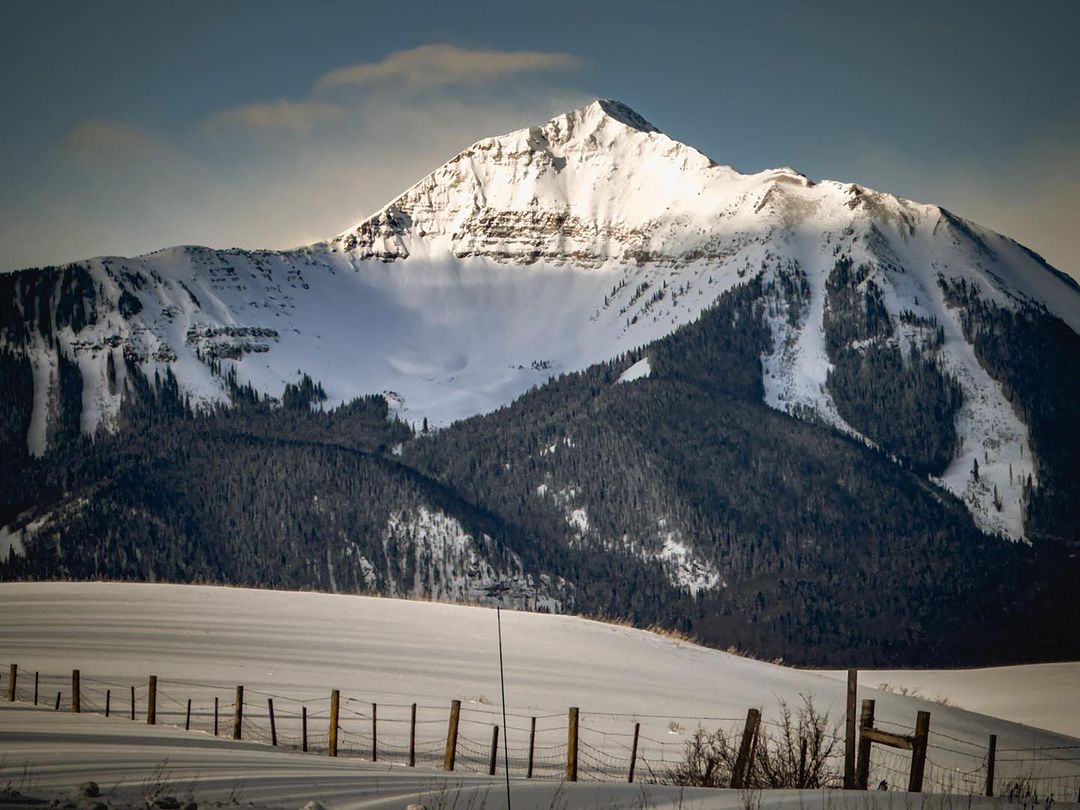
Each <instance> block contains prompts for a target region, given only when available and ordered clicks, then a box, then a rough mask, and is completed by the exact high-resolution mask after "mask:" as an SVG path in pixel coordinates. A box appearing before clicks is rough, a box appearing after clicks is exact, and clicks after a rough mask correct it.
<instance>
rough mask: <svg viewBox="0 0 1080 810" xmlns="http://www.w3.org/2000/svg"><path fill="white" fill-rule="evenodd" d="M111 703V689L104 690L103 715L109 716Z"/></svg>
mask: <svg viewBox="0 0 1080 810" xmlns="http://www.w3.org/2000/svg"><path fill="white" fill-rule="evenodd" d="M110 704H112V689H106V690H105V716H106V717H108V716H109V707H110Z"/></svg>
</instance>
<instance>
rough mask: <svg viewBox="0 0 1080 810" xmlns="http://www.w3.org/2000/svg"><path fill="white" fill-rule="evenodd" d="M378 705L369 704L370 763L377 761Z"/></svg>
mask: <svg viewBox="0 0 1080 810" xmlns="http://www.w3.org/2000/svg"><path fill="white" fill-rule="evenodd" d="M378 718H379V705H378V704H377V703H372V704H371V761H372V762H378V761H379V745H378V742H379V721H378Z"/></svg>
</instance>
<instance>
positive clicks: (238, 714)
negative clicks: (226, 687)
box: [232, 686, 244, 740]
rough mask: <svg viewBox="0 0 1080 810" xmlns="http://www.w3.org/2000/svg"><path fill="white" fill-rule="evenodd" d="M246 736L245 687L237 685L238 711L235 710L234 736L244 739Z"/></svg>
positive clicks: (236, 738) (235, 738) (234, 737)
mask: <svg viewBox="0 0 1080 810" xmlns="http://www.w3.org/2000/svg"><path fill="white" fill-rule="evenodd" d="M243 736H244V687H243V686H237V687H236V711H235V712H233V721H232V738H233V739H234V740H239V739H242V738H243Z"/></svg>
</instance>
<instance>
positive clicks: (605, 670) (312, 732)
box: [0, 583, 1080, 808]
mask: <svg viewBox="0 0 1080 810" xmlns="http://www.w3.org/2000/svg"><path fill="white" fill-rule="evenodd" d="M502 619H503V632H504V652H505V658H506V675H507V701H506V702H507V712H508V715H509V717H508V720H509V722H508V726H509V735H510V736H509V745H510V756H511V772H512V774H513V775H514V776H515V777H519V776H524V759H523V757H524V752H525V751H526V750H527V745H528V735H529V728H530V723H531V718H533V717H535V718H537V743H536V752H537V753H536V775H537V776H540V777H556V775H557V774H558V773H559V772H560V771H561V768H562V763H563V759H562V757H563V756H564V746H565V743H566V716H567V709H568V708H569V707H570V706H578V707H580V710H581V752H580V764H581V777H582V779H583V780H585V781H583V782H582V783H579V784H578V785H574V786H568V787H567V788H566V789H564V790H563V791H562V792H561V793H560V794H559V796H558V797H554V793H555V791H557V790H559V786H558V784H557V781H556V778H557V777H556V778H548V779H545V780H542V781H541V780H534V781H532V782H526V781H525V780H523V779H521V780H518V779H515V781H514V785H515V787H514V790H515V796H517V795H520V796H521V799H520V801H518V800H515V806H521V807H530V806H533V807H548V806H551V805H552V804H553V803H555V804H557V805H558V806H565V807H596V806H600V807H608V806H642V803H643V802H644V803H645V806H653V807H664V806H672V807H674V806H679V804H680V803H681V805H682V806H684V807H694V806H697V807H725V806H731V807H736V806H740V804H739V801H740V797H739V794H738V792H718V791H708V792H707V793H700V792H695V791H679V790H678V789H675V788H665V787H662V786H651V787H648V788H644V790H645V791H646V793H647V795H645V794H642V792H641V791H642V790H643V788H641V787H639V786H638V785H637V784H635V785H628V784H626V783H625V779H626V774H625V770H624V768H625V765H626V764H627V763H628V747H629V743H630V739H631V736H632V731H633V727H634V724H635V723H640V724H641V741H640V751H639V758H638V765H637V769H638V770H637V774H638V780H639V781H640V780H645V779H648V778H650V777H652V778H657V777H659V778H662V777H663V776H664V775H665V774H666V769H667V768H668V767H670V765H671V764H673V763H674V762H676V761H677V760H678V759H679V757H680V756H681V754H682V751H683V746H684V743H685V740H686V739H687V737H688V736H689V735H691V734H692V733H693V731H694V729H696V728H697V726H698V725H699V724H700V725H702V726H703V727H705V728H708V729H711V730H715V729H723V730H724V731H725V733H727V734H735V733H737V731H738V729H739V728H740V726H741V723H742V721H743V719H744V718H745V716H746V710H747V709H748V708H750V707H759V708H761V709H762V711H763V714H764V717H765V721H766V727H765V728H766V731H768V730H769V729H770V728H771V726H769V725H768V724H769V723H770V722H771V721H773V720H775V717H776V710H777V701H778V699H781V698H783V699H786V700H788V701H789V702H792V703H795V702H798V701H799V699H800V695H807V696H811V697H813V698H814V700H815V702H816V703H817V705H818V707H819V708H820V709H823V710H827V711H829V713H830V719H831V721H833V722H837V721H840V720H841V719H842V714H843V699H844V684H843V681H842V680H840V679H838V678H836V677H834V676H833V675H831V674H829V673H814V672H806V671H799V670H793V669H789V668H784V667H779V666H774V665H771V664H767V663H763V662H758V661H753V660H749V659H745V658H739V657H735V656H731V655H728V654H726V653H723V652H719V651H716V650H710V649H705V648H701V647H697V646H694V645H691V644H687V643H684V642H680V641H675V640H672V639H669V638H665V637H662V636H658V635H655V634H651V633H647V632H643V631H638V630H633V629H630V628H626V627H620V626H613V625H607V624H601V623H597V622H591V621H585V620H581V619H575V618H570V617H562V616H546V615H539V614H529V613H519V612H508V613H504V614H503V616H502ZM9 663H17V664H18V665H19V672H20V676H19V681H18V686H19V690H18V691H19V696H20V698H21V699H23V700H28V701H32V697H33V695H32V689H33V685H34V683H33V682H34V673H35V672H37V673H40V675H39V692H40V695H39V700H40V703H41V704H43V705H42V706H39V707H38V708H36V709H35V708H33V706H32V705H26V704H24V703H17V704H6V703H5V704H0V705H2V707H3V708H2V710H0V751H2V755H0V759H3V761H5V763H6V766H5V767H6V769H5V771H4V773H3V774H0V787H3V785H4V783H6V782H7V781H9V780H12V779H13V776H14V777H17V775H18V773H20V772H21V769H22V768H23V765H24V763H29V771H30V772H31V773H32V775H33V781H35V782H36V787H37V789H38V790H39V791H41V792H50V791H66V790H69V789H70V788H71V787H72V786H73V785H75V784H77V783H78V782H80V781H83V780H85V779H90V778H93V779H96V780H97V781H98V782H99V783H101V784H102V786H103V787H111V786H112V785H113V783H115V782H117V781H118V780H119V779H120V777H121V776H123V777H124V781H123V782H122V784H121V785H120V787H119V788H118V791H119V792H120V793H123V792H124V791H125V790H126V791H135V792H136V793H137V792H138V791H140V790H143V786H144V783H145V782H146V781H148V780H149V779H150V776H151V773H152V771H153V769H154V768H155V767H156V766H159V765H160V764H161V763H162V762H164V761H165V760H168V763H169V765H168V768H169V772H170V773H171V776H170V778H171V779H173V780H175V781H177V782H178V783H180V782H182V783H183V784H184V785H188V784H189V783H191V784H192V787H191V791H192V792H193V793H195V794H196V796H198V797H201V798H202V799H204V800H205V801H213V800H217V801H227V800H228V799H229V797H230V794H231V793H232V791H233V789H234V787H235V786H236V784H237V783H238V780H239V782H242V783H243V796H242V800H243V802H244V803H246V802H248V801H252V802H255V803H256V804H259V805H264V806H297V807H298V806H299V805H300V804H302V803H303V802H305V801H307V800H308V799H320V800H322V801H324V803H328V804H330V805H331V806H334V807H377V808H383V807H386V808H389V807H404V806H405V805H406V804H407V803H408V802H407V801H406V800H411V801H415V800H416V798H417V797H418V796H420V795H421V794H425V793H427V794H429V795H428V799H427V800H426V803H427V804H428V806H429V807H432V806H438V803H437V802H435V803H433V802H434V800H433V799H432V798H431V797H432V795H442V796H443V797H444V798H445V795H446V791H447V781H446V780H447V779H449V780H450V781H449V785H450V787H451V788H454V787H455V786H457V785H458V784H459V783H460V784H461V785H463V789H464V790H465V792H466V794H467V795H468V796H470V797H471V799H470V801H475V802H477V804H476V805H475V806H477V807H479V806H481V804H480V803H483V806H486V807H491V808H494V807H498V806H501V804H500V802H502V801H503V797H502V794H501V793H499V791H498V790H496V789H495V787H497V786H498V785H500V784H501V783H500V782H499V779H498V777H496V778H495V779H492V778H491V777H488V776H486V775H476V773H472V772H475V771H486V757H487V753H488V751H489V750H490V738H491V727H492V725H494V724H498V725H500V726H501V725H503V724H502V717H501V706H500V701H499V682H498V658H497V641H496V617H495V612H494V611H493V610H490V609H485V608H474V607H464V606H452V605H443V604H434V603H420V602H406V601H399V600H391V599H375V598H366V597H353V596H336V595H326V594H312V593H289V592H276V591H255V590H243V589H228V588H213V587H196V586H173V585H133V584H123V585H120V584H96V583H80V584H68V583H33V584H3V585H0V664H2V665H3V667H2V670H3V681H2V685H3V689H4V691H5V693H6V687H7V665H8V664H9ZM73 668H79V670H80V672H81V679H82V688H81V690H80V692H81V694H82V701H83V710H84V712H87V711H95V710H97V711H99V710H101V708H102V707H103V704H104V700H105V696H104V692H105V690H106V689H108V690H109V693H110V698H111V708H112V713H113V714H114V715H119V716H118V717H112V718H109V719H108V720H106V719H105V718H103V717H100V716H96V715H85V716H74V715H71V714H69V713H65V712H60V713H57V712H55V711H53V710H52V707H53V706H54V705H55V700H56V694H57V692H59V693H60V694H61V708H67V707H68V706H69V705H70V673H71V670H72V669H73ZM1013 669H1014V668H1009V670H1004V672H1006V673H1011V672H1012V670H1013ZM1024 669H1030V671H1031V672H1038V671H1040V669H1041V668H1024ZM1075 671H1076V670H1075V669H1073V670H1071V672H1072V673H1075ZM1069 672H1070V671H1069V670H1063V671H1062V672H1061V673H1059V675H1061V677H1058V678H1056V680H1054V681H1052V682H1053V683H1054V685H1055V686H1054V689H1053V690H1052V689H1050V687H1049V684H1050V683H1051V680H1050V679H1046V680H1042V681H1033V684H1036V686H1035V688H1033V689H1032V690H1031V691H1032V692H1037V693H1038V694H1040V695H1041V701H1042V704H1043V705H1057V706H1072V704H1075V703H1076V697H1077V689H1076V681H1075V678H1072V677H1070V676H1069ZM150 674H155V675H157V676H158V679H159V681H158V684H159V687H158V688H159V694H158V713H159V721H160V722H161V723H163V724H171V725H172V726H181V727H182V726H183V725H184V723H185V721H186V703H187V701H188V700H191V701H192V706H193V709H192V720H191V725H192V729H193V730H192V731H189V732H185V731H184V730H183V729H182V728H175V727H169V728H166V727H156V728H148V727H147V726H146V725H145V723H144V722H142V720H143V718H144V716H145V700H146V697H145V696H146V679H147V676H148V675H150ZM904 675H905V676H907V675H910V673H905V674H904ZM989 677H990V676H989V675H986V674H979V675H978V677H972V678H969V679H968V680H966V681H957V682H955V683H954V685H952V686H951V687H950V688H948V689H947V690H945V691H947V693H948V694H947V696H948V697H949V699H950V700H951V701H952V702H953V703H954V704H955V705H951V706H941V705H939V704H937V703H933V702H922V701H919V700H913V699H911V698H910V697H904V696H901V695H897V694H891V693H885V692H878V691H875V690H872V689H868V688H861V689H860V698H863V697H873V698H875V699H876V700H877V719H878V721H879V723H878V725H879V726H881V727H882V728H885V729H887V730H891V731H898V732H901V733H903V732H904V731H905V730H906V731H907V732H908V733H910V729H911V726H912V724H913V722H914V717H915V712H916V711H917V710H919V709H925V710H928V711H930V712H931V735H930V751H929V755H928V765H927V783H926V789H927V790H928V791H953V792H958V793H967V792H980V791H981V787H982V782H983V780H984V779H985V775H984V771H982V767H983V761H984V756H985V748H986V742H987V739H988V736H989V735H990V734H992V733H993V734H997V735H998V750H999V753H998V782H999V785H1000V788H999V790H1000V789H1001V788H1004V787H1005V784H1006V782H1007V781H1008V780H1010V779H1013V778H1023V779H1024V780H1026V781H1027V782H1028V783H1030V784H1032V785H1034V786H1036V787H1037V788H1039V789H1040V794H1041V795H1046V793H1049V792H1054V793H1055V794H1056V795H1057V797H1058V799H1059V801H1060V800H1061V799H1062V798H1063V797H1066V796H1067V797H1069V798H1072V799H1075V798H1076V791H1077V788H1078V787H1080V757H1078V756H1077V752H1078V750H1080V748H1078V746H1080V740H1078V739H1077V738H1075V737H1070V736H1067V735H1065V734H1061V733H1055V732H1053V731H1046V730H1040V729H1037V728H1033V727H1029V726H1025V725H1022V724H1020V723H1017V722H1014V721H1013V720H1007V719H996V718H993V717H990V716H986V715H984V714H975V713H973V712H971V711H966V710H964V709H961V708H958V706H964V705H969V706H975V705H979V706H980V708H984V710H986V711H989V710H992V709H993V705H992V700H993V696H994V694H995V690H994V689H991V688H988V687H987V686H986V684H987V683H990V681H989V680H987V679H988V678H989ZM1009 677H1011V674H1010V676H1009ZM863 680H864V682H868V683H879V682H883V681H888V682H889V683H894V684H902V685H910V684H912V683H913V682H912V681H904V680H902V679H901V677H900V676H898V675H896V674H895V673H888V674H886V673H872V674H868V675H867V676H866V677H864V679H863ZM1010 683H1014V681H1009V680H1008V679H1006V680H1002V681H999V682H998V687H997V692H996V694H999V695H1001V696H1003V697H1005V698H1007V697H1008V696H1009V695H1010V694H1011V693H1012V692H1013V691H1014V690H1013V687H1011V686H1010V685H1009V684H1010ZM240 684H242V685H243V686H244V687H245V698H244V708H245V717H246V720H245V725H244V736H245V741H244V742H241V743H236V742H233V741H231V740H229V741H226V740H224V739H215V738H214V736H213V734H212V727H211V723H212V708H211V707H212V705H213V699H214V698H215V697H217V698H218V701H219V707H220V718H219V719H220V733H221V735H222V736H224V735H227V734H228V733H229V730H230V728H231V722H232V705H231V704H232V701H233V699H234V698H233V695H234V689H235V686H236V685H240ZM965 684H967V685H968V686H970V689H969V690H968V689H965ZM132 686H134V687H136V710H137V716H138V718H139V720H140V722H138V723H134V724H133V723H132V722H131V721H130V720H128V719H124V718H125V717H126V716H127V715H128V712H129V710H130V689H131V687H132ZM332 689H340V690H341V694H342V711H341V718H340V725H341V727H342V747H343V753H344V754H348V755H349V756H343V757H341V758H339V759H338V760H336V761H334V760H331V759H330V758H328V757H325V756H316V755H313V754H308V755H304V754H300V753H287V752H285V751H283V750H280V748H285V747H287V746H291V745H296V744H298V739H299V728H300V726H299V716H300V714H301V707H304V708H306V709H307V711H308V716H309V742H310V745H311V747H312V748H313V749H318V748H319V747H320V745H325V739H326V725H327V720H326V718H327V704H328V697H329V693H330V691H331V690H332ZM922 691H923V693H924V694H927V695H929V696H933V695H934V694H935V691H936V689H935V688H924V689H922ZM268 699H273V700H274V703H275V713H276V715H277V716H276V727H277V732H278V737H279V744H280V748H279V750H273V749H272V748H271V747H270V746H269V744H268V743H269V739H268V736H267V729H268V723H267V720H268V718H267V700H268ZM453 699H460V700H461V701H462V725H461V740H460V742H459V771H458V772H456V773H455V774H454V775H452V776H449V777H448V776H447V775H446V774H444V773H441V772H440V771H438V770H436V768H437V766H438V765H439V764H441V753H442V748H443V744H444V740H445V734H446V726H447V715H448V710H449V705H450V701H451V700H453ZM979 701H982V702H981V703H980V702H979ZM373 703H376V704H377V722H378V727H377V752H376V753H377V756H378V761H377V762H370V759H371V744H372V739H371V727H372V717H371V714H372V704H373ZM412 703H416V704H418V709H417V721H418V722H417V732H416V735H417V745H416V750H417V763H418V765H419V766H420V767H417V768H409V767H407V766H406V765H405V764H404V763H405V754H406V752H407V743H408V733H409V725H410V724H409V713H410V707H411V704H412ZM1032 705H1033V706H1034V705H1036V704H1032ZM1009 709H1010V711H1012V710H1015V706H1010V707H1009ZM1033 714H1034V715H1035V716H1041V717H1046V716H1047V715H1046V713H1045V712H1043V713H1041V714H1040V713H1039V712H1038V711H1035V710H1034V709H1033ZM1063 714H1064V713H1063ZM1014 719H1015V718H1014ZM503 733H505V729H504V730H503ZM903 757H904V754H902V753H901V752H892V751H887V750H885V749H877V748H875V752H874V756H873V757H872V765H873V768H872V771H871V780H872V782H873V784H877V782H878V781H879V780H880V779H886V780H887V781H889V782H890V784H892V785H894V786H896V787H900V786H901V784H900V782H901V781H902V778H903V776H904V774H905V773H906V767H907V765H906V762H905V761H904V759H903ZM500 767H501V752H500ZM470 771H472V772H470ZM500 774H501V770H500ZM599 779H605V780H611V781H605V782H603V783H599V782H598V781H597V780H599ZM15 781H18V779H17V778H15ZM620 782H621V784H620ZM493 786H494V787H493ZM185 789H186V788H185ZM24 792H26V791H24ZM828 796H829V797H830V798H829V803H830V804H829V806H833V805H834V804H837V803H844V802H849V801H854V800H855V799H854V798H843V799H841V798H840V797H838V795H837V794H834V793H832V792H829V793H828ZM887 796H888V798H885V797H882V796H874V797H873V801H874V802H886V801H901V800H902V799H903V800H904V801H905V802H906V798H905V797H902V796H898V795H896V794H893V793H891V792H890V794H887ZM893 796H895V799H893V798H892V797H893ZM808 797H809V798H808ZM234 798H235V796H234ZM866 798H867V797H866V795H865V794H860V800H864V799H866ZM695 800H698V803H697V804H695V803H694V801H695ZM774 801H775V802H779V803H790V804H791V805H792V806H796V805H797V806H800V807H804V806H816V805H817V804H822V803H823V801H824V800H823V799H822V798H821V797H820V796H810V795H809V794H805V795H802V796H800V795H799V794H798V793H796V792H792V793H790V794H787V793H785V794H777V795H776V796H773V795H772V794H770V799H769V803H770V804H772V803H773V802H774ZM612 803H614V805H613V804H612ZM458 806H459V807H464V806H466V805H465V804H461V803H459V804H458ZM822 806H823V807H824V806H825V805H824V804H822ZM860 806H861V805H860ZM897 806H898V807H899V806H901V805H897ZM902 806H904V807H907V806H909V805H908V804H906V803H905V804H903V805H902ZM912 806H917V803H916V804H915V805H912ZM965 807H966V800H965Z"/></svg>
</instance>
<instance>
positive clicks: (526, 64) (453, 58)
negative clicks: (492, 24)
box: [315, 44, 581, 92]
mask: <svg viewBox="0 0 1080 810" xmlns="http://www.w3.org/2000/svg"><path fill="white" fill-rule="evenodd" d="M580 65H581V60H580V59H579V58H578V57H576V56H573V55H572V54H568V53H557V52H545V51H496V50H475V49H470V48H460V47H458V46H456V45H445V44H442V45H421V46H420V47H418V48H410V49H408V50H404V51H395V52H394V53H391V54H389V55H388V56H386V57H385V58H384V59H382V60H381V61H379V62H366V63H360V64H356V65H349V66H348V67H343V68H338V69H337V70H333V71H330V72H329V73H327V74H326V75H325V76H323V77H322V78H321V79H319V81H318V83H317V84H316V85H315V90H316V92H324V91H327V90H331V89H333V88H340V87H353V86H357V85H370V84H376V83H387V82H396V83H400V84H404V85H405V86H407V87H409V88H413V89H415V88H421V87H442V86H445V85H451V84H460V83H462V82H478V81H480V82H482V81H490V80H493V79H499V78H505V77H507V76H513V75H517V74H522V73H532V72H536V71H548V70H571V69H573V68H577V67H580Z"/></svg>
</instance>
